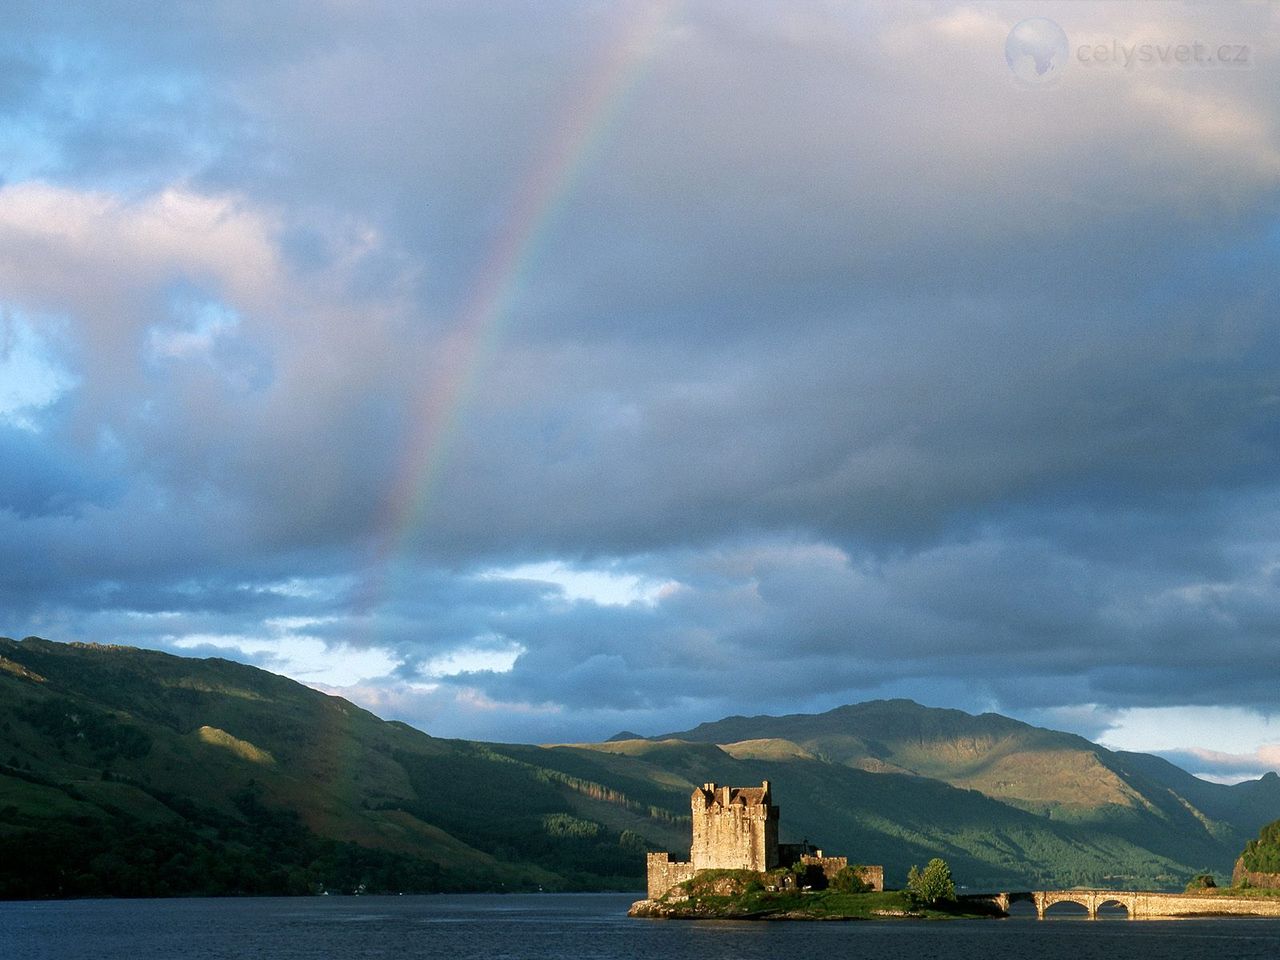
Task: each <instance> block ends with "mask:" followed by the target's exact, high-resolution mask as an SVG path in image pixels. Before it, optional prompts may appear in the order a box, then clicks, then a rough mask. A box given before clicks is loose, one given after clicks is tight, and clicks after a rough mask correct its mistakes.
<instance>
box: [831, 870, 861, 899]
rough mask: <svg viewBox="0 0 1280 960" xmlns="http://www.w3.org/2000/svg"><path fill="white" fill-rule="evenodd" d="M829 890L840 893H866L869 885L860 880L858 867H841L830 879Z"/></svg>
mask: <svg viewBox="0 0 1280 960" xmlns="http://www.w3.org/2000/svg"><path fill="white" fill-rule="evenodd" d="M831 888H832V889H833V890H838V891H839V892H840V893H866V892H867V891H868V890H870V889H871V884H869V883H867V881H865V880H863V879H862V869H861V868H860V867H857V866H851V867H842V868H841V869H840V871H839V872H838V873H837V874H836V875H835V876H834V877H832V878H831Z"/></svg>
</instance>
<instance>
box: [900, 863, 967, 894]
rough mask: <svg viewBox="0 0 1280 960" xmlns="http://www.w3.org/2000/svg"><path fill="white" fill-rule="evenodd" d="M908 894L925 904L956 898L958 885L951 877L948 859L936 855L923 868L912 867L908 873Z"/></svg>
mask: <svg viewBox="0 0 1280 960" xmlns="http://www.w3.org/2000/svg"><path fill="white" fill-rule="evenodd" d="M907 896H908V897H910V898H911V900H912V901H913V902H914V903H916V904H921V905H924V906H932V905H933V904H935V903H937V902H938V901H940V900H954V899H955V898H956V885H955V882H954V881H953V880H952V879H951V868H950V867H949V866H947V861H945V860H943V859H942V858H941V857H934V858H933V859H932V860H930V861H929V862H928V864H926V865H925V868H924V869H923V870H921V869H920V868H919V867H912V868H911V870H910V871H909V872H908V873H907Z"/></svg>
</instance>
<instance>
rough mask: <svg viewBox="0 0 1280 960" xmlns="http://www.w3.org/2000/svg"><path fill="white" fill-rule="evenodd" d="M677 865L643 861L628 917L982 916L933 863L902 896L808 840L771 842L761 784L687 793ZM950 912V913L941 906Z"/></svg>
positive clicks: (772, 811)
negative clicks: (644, 870)
mask: <svg viewBox="0 0 1280 960" xmlns="http://www.w3.org/2000/svg"><path fill="white" fill-rule="evenodd" d="M690 810H691V813H692V834H693V836H692V843H691V844H690V852H689V859H688V860H687V861H673V860H672V859H671V855H670V854H669V853H650V854H649V855H648V896H647V898H646V899H644V900H640V901H637V902H636V903H634V904H632V906H631V910H630V911H629V914H630V916H633V917H656V918H683V919H734V920H748V919H750V920H854V919H866V920H869V919H876V918H888V917H924V916H939V917H941V916H946V917H953V916H991V915H995V914H999V912H1000V911H999V910H997V909H995V908H994V907H992V906H991V905H988V904H970V905H966V906H964V907H961V906H959V905H958V904H955V903H954V896H955V887H954V885H953V884H952V882H951V876H950V871H949V870H948V869H947V867H946V864H945V863H943V862H942V861H941V860H935V861H933V862H932V863H930V864H929V866H928V867H926V868H925V870H924V871H923V872H922V873H916V872H915V871H914V870H913V872H912V877H911V880H910V882H909V887H910V889H908V890H905V891H904V890H885V889H884V868H883V867H880V866H857V865H853V866H851V865H850V864H849V861H848V858H847V857H832V856H825V855H824V854H823V851H822V850H819V849H817V848H814V847H811V846H810V845H809V844H808V843H801V844H785V843H779V842H778V821H779V810H778V808H777V807H776V806H775V805H774V804H773V802H772V796H771V793H770V787H769V781H768V780H765V781H764V782H763V783H761V785H760V786H759V787H725V786H718V785H716V784H715V783H705V784H703V785H702V786H701V787H697V788H695V789H694V791H693V793H692V795H691V796H690ZM948 908H950V909H948Z"/></svg>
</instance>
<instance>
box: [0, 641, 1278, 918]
mask: <svg viewBox="0 0 1280 960" xmlns="http://www.w3.org/2000/svg"><path fill="white" fill-rule="evenodd" d="M763 779H769V780H771V781H773V784H774V794H775V796H776V798H777V802H778V803H779V804H780V805H781V806H782V810H783V814H782V822H783V833H784V836H783V839H784V840H793V841H794V840H800V839H802V838H808V839H810V840H812V841H814V842H816V843H819V844H821V845H822V846H824V847H826V848H827V849H829V850H831V851H833V852H839V853H844V854H847V855H848V856H850V858H851V859H853V860H855V861H861V862H868V863H883V864H884V865H885V867H886V871H887V875H888V877H889V881H890V883H891V884H893V883H895V882H897V883H900V882H901V880H902V878H903V877H905V875H906V870H907V868H908V866H910V865H911V864H912V863H921V862H925V861H927V860H928V859H929V858H930V857H933V856H943V857H945V858H947V859H948V860H949V861H950V862H951V864H952V867H953V869H954V871H955V873H956V875H957V877H958V878H959V879H960V881H961V882H962V883H965V884H968V885H969V886H970V887H978V886H989V887H1010V886H1023V887H1025V886H1028V885H1037V884H1043V885H1052V886H1064V885H1073V884H1098V885H1113V886H1135V885H1155V886H1167V887H1180V886H1181V884H1182V883H1184V882H1185V881H1186V879H1187V877H1188V876H1189V875H1191V874H1193V873H1196V872H1201V871H1203V870H1205V869H1211V870H1214V871H1217V872H1219V873H1223V874H1225V873H1226V872H1227V871H1229V870H1230V866H1231V861H1232V860H1233V859H1234V858H1235V855H1236V853H1237V852H1238V851H1239V849H1240V847H1241V845H1242V844H1243V842H1244V839H1245V838H1247V837H1249V836H1252V835H1254V834H1256V832H1257V829H1258V827H1259V826H1260V825H1261V824H1262V823H1265V822H1267V821H1269V820H1271V819H1274V816H1275V812H1276V811H1277V810H1280V789H1278V788H1280V779H1277V778H1274V777H1271V778H1264V780H1262V781H1256V782H1254V783H1251V784H1241V785H1239V786H1238V787H1223V786H1220V785H1217V784H1209V783H1205V782H1203V781H1200V780H1197V779H1195V778H1194V777H1191V776H1190V775H1189V774H1186V773H1185V772H1183V771H1181V770H1179V769H1178V768H1176V767H1174V766H1172V765H1170V764H1167V763H1165V762H1164V761H1162V760H1159V759H1157V758H1154V757H1146V756H1143V755H1138V754H1117V753H1111V752H1109V751H1106V750H1103V749H1102V748H1100V747H1097V746H1096V745H1095V744H1091V743H1089V742H1088V741H1085V740H1082V739H1081V738H1079V737H1073V736H1070V735H1068V734H1060V733H1054V732H1053V731H1048V730H1040V729H1038V728H1035V727H1030V726H1027V725H1026V724H1021V723H1018V722H1016V721H1013V720H1008V719H1007V718H1003V717H997V716H994V715H985V716H982V717H972V716H970V715H968V714H964V713H960V712H958V711H944V710H931V709H928V708H925V707H920V706H918V705H916V704H913V703H910V702H908V701H891V702H887V703H886V702H880V703H871V704H860V705H857V706H852V707H844V708H841V709H839V710H836V711H832V712H831V713H828V714H821V715H818V716H796V717H755V718H749V719H748V718H741V717H735V718H729V719H727V720H724V721H720V722H719V723H716V724H706V725H703V726H702V727H699V728H697V729H696V730H693V731H688V732H687V733H684V734H680V735H676V736H671V737H664V738H652V739H644V738H640V737H636V736H634V735H632V736H628V737H625V738H622V739H615V740H612V741H609V742H607V743H600V744H579V745H562V746H532V745H520V744H494V743H475V742H469V741H461V740H443V739H438V738H434V737H430V736H428V735H426V734H424V733H422V732H420V731H417V730H415V729H413V728H411V727H408V726H406V725H404V724H400V723H389V722H386V721H383V720H380V719H378V718H377V717H375V716H374V715H372V714H370V713H368V712H367V711H365V710H362V709H360V708H358V707H356V706H354V705H353V704H351V703H349V702H347V701H346V700H343V699H341V698H338V697H332V696H328V695H325V694H322V693H320V692H318V691H315V690H312V689H310V688H308V687H305V686H303V685H301V684H298V683H295V682H293V681H291V680H287V679H285V678H282V677H278V676H275V675H273V674H270V673H267V672H265V671H262V670H258V669H256V668H253V667H249V666H245V665H242V664H237V663H233V662H230V661H226V660H218V659H211V660H197V659H190V658H182V657H174V656H171V655H168V654H162V653H157V652H152V651H143V650H135V649H130V648H121V647H101V646H93V645H81V644H60V643H51V642H49V641H46V640H40V639H35V638H29V639H27V640H24V641H21V642H15V641H12V640H5V639H0V896H4V897H33V896H71V895H101V894H111V895H144V896H150V895H168V894H187V893H205V894H226V893H306V892H315V891H318V890H319V889H321V888H322V887H323V888H325V889H329V890H352V889H357V888H359V887H361V886H363V887H364V888H365V889H366V890H370V891H373V890H386V891H396V890H404V891H409V890H491V889H506V890H521V889H538V888H543V889H556V890H586V889H609V888H613V889H639V888H640V887H641V886H642V885H643V869H644V853H645V851H646V850H650V849H663V850H671V851H672V852H673V853H674V854H676V855H677V856H683V855H684V854H685V853H686V852H687V850H688V844H689V820H688V815H689V810H688V797H689V793H690V791H691V789H692V787H693V785H694V784H700V783H703V782H705V781H707V780H716V781H719V782H722V783H737V784H746V783H757V782H759V781H760V780H763Z"/></svg>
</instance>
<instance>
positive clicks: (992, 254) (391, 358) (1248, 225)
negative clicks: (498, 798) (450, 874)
mask: <svg viewBox="0 0 1280 960" xmlns="http://www.w3.org/2000/svg"><path fill="white" fill-rule="evenodd" d="M1278 16H1280V15H1278V13H1277V9H1276V8H1275V7H1272V6H1270V5H1267V4H1230V3H1222V4H1217V3H1215V4H1207V3H1187V4H1169V3H1155V2H1153V3H1134V4H1126V3H1105V4H1102V3H1099V4H1093V3H1084V2H1081V3H1062V4H1032V3H1010V4H995V3H978V4H955V3H936V4H932V3H930V4H911V3H885V4H864V3H853V2H850V3H842V2H838V0H823V2H813V3H803V4H799V3H783V2H749V0H748V2H743V0H723V2H720V0H705V2H693V0H688V2H676V0H667V2H657V0H617V2H602V0H557V2H556V3H545V2H520V0H509V2H507V0H504V2H501V3H494V4H477V3H471V2H462V0H456V2H445V0H439V2H430V0H429V2H418V0H359V2H355V0H305V2H304V0H272V2H271V3H266V4H247V3H244V2H230V0H201V2H169V3H161V2H142V0H94V2H75V0H67V2H62V3H56V4H51V3H48V2H43V0H36V2H27V0H8V3H7V4H6V17H5V30H4V32H3V34H2V35H0V543H2V544H3V545H4V553H5V562H4V564H3V567H0V634H4V635H8V636H12V637H22V636H27V635H38V636H44V637H48V638H50V639H55V640H67V641H70V640H79V641H88V642H98V643H122V644H129V645H135V646H142V647H147V648H154V649H159V650H167V651H171V652H174V653H180V654H183V655H188V656H222V657H229V658H232V659H235V660H239V661H243V662H245V663H251V664H255V665H258V666H262V667H265V668H267V669H270V670H273V671H276V672H280V673H284V674H286V675H288V676H291V677H294V678H295V679H297V680H300V681H302V682H304V683H307V684H310V685H312V686H316V687H318V688H320V689H323V690H326V691H328V692H332V693H338V694H341V695H343V696H346V697H348V698H350V699H352V700H353V701H355V702H357V703H359V704H361V705H363V706H365V707H367V708H369V709H371V710H373V711H374V712H376V713H378V714H379V715H380V716H384V717H387V718H396V719H402V720H405V721H407V722H410V723H412V724H414V725H415V726H418V727H420V728H421V729H423V730H425V731H427V732H428V733H432V734H435V735H440V736H462V737H472V738H481V739H491V740H506V741H526V742H565V741H583V740H597V739H603V738H605V737H608V736H610V735H612V734H615V733H617V732H619V731H621V730H631V731H635V732H638V733H641V734H644V735H656V734H660V733H663V732H666V731H671V730H679V729H684V728H686V727H689V726H692V725H693V724H696V723H698V722H701V721H705V720H713V719H717V718H720V717H722V716H726V715H731V714H758V713H793V712H810V711H819V710H825V709H829V708H831V707H834V706H837V705H840V704H844V703H851V702H858V701H862V700H868V699H874V698H880V697H899V696H901V697H910V698H912V699H915V700H917V701H919V702H921V703H924V704H928V705H932V706H945V707H958V708H961V709H965V710H969V711H972V712H982V711H988V710H991V711H997V712H1000V713H1003V714H1006V715H1009V716H1014V717H1017V718H1020V719H1024V720H1027V721H1029V722H1033V723H1037V724H1042V725H1046V726H1051V727H1055V728H1057V729H1066V730H1071V731H1074V732H1079V733H1082V734H1084V735H1086V736H1089V737H1091V738H1094V739H1097V740H1099V741H1100V742H1102V743H1104V744H1106V745H1108V746H1112V747H1117V748H1124V749H1141V750H1147V751H1152V752H1160V753H1162V754H1163V755H1165V756H1168V757H1170V758H1172V759H1174V760H1176V761H1177V762H1179V763H1181V764H1183V765H1184V766H1186V767H1187V768H1188V769H1190V770H1192V771H1193V772H1196V773H1199V774H1202V775H1205V776H1207V777H1211V778H1216V779H1221V780H1228V781H1230V780H1238V779H1241V778H1246V777H1256V776H1259V775H1260V774H1261V773H1262V772H1264V771H1266V770H1270V769H1276V768H1277V767H1280V719H1277V717H1278V716H1280V695H1278V693H1277V690H1278V689H1280V688H1278V687H1277V678H1278V677H1280V590H1278V589H1277V588H1278V586H1280V325H1278V324H1277V322H1276V316H1275V315H1276V308H1277V288H1278V287H1280V269H1278V268H1280V256H1278V254H1280V62H1278V60H1277V58H1278V57H1280V24H1278V23H1277V20H1278Z"/></svg>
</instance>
